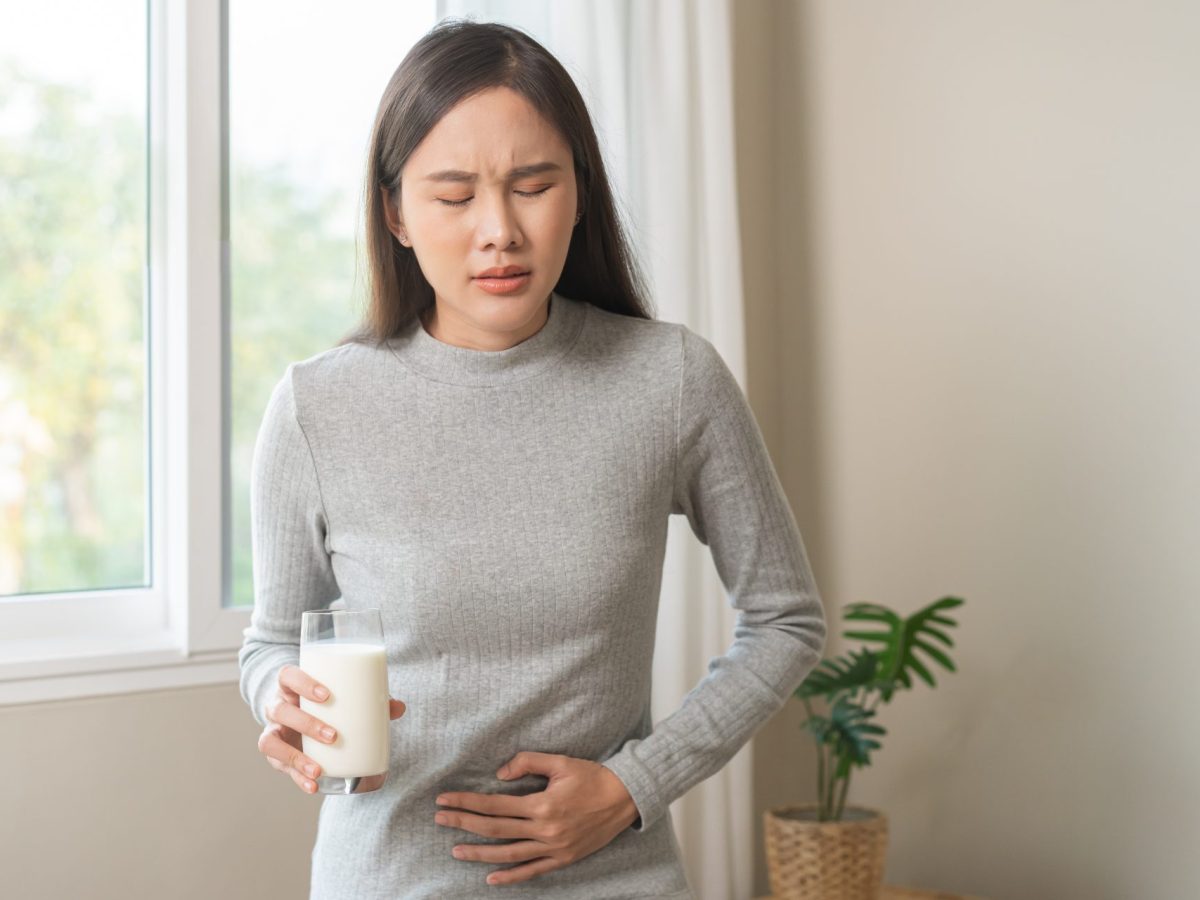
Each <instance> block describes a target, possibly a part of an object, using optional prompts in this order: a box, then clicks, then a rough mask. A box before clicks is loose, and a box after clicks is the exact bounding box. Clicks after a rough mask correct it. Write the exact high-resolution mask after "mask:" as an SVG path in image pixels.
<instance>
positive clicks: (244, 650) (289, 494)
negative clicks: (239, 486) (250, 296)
mask: <svg viewBox="0 0 1200 900" xmlns="http://www.w3.org/2000/svg"><path fill="white" fill-rule="evenodd" d="M293 371H294V364H293V365H290V366H288V369H287V371H286V372H285V374H284V376H283V379H282V380H281V381H280V382H279V383H278V384H277V385H276V387H275V389H274V390H273V392H272V394H271V397H270V400H269V401H268V402H267V408H266V412H265V413H264V414H263V420H262V425H261V426H260V427H259V431H258V438H257V440H256V441H255V445H254V454H253V457H252V463H251V474H250V533H251V549H252V570H253V577H254V609H253V611H252V612H251V614H250V626H249V627H248V628H246V629H245V630H244V631H243V632H242V635H243V641H242V647H241V649H240V651H239V652H238V670H239V685H240V690H241V694H242V699H243V700H245V701H246V704H247V705H248V706H249V707H250V711H251V713H252V714H253V715H254V718H255V720H257V721H258V723H259V724H260V725H263V726H265V725H266V724H267V718H266V707H267V705H268V704H269V703H271V702H273V700H274V698H275V692H276V688H277V683H278V673H279V670H280V669H282V668H283V667H284V666H285V665H287V664H288V663H292V664H298V663H299V661H300V614H301V613H302V612H304V611H305V610H308V609H326V608H328V607H329V605H330V604H331V603H332V602H333V601H334V600H336V599H337V598H338V596H339V590H338V585H337V581H336V580H335V579H334V575H333V568H332V566H331V565H330V557H329V550H328V546H327V543H326V536H327V534H328V531H329V528H328V522H327V521H326V516H325V505H324V502H323V500H322V498H321V488H320V484H319V482H318V480H317V471H316V465H315V463H314V461H313V457H312V452H311V449H310V447H309V443H308V439H307V438H306V437H305V434H304V431H303V429H302V428H301V427H300V422H299V420H298V418H297V413H296V403H295V394H294V385H293Z"/></svg>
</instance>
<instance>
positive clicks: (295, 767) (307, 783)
mask: <svg viewBox="0 0 1200 900" xmlns="http://www.w3.org/2000/svg"><path fill="white" fill-rule="evenodd" d="M286 731H290V729H286V728H284V727H283V726H282V725H278V724H274V725H269V726H267V727H266V728H265V729H263V733H262V734H261V735H260V736H259V738H258V750H259V752H260V753H262V754H263V755H264V756H266V758H267V762H268V763H270V764H271V767H272V768H273V769H276V770H278V771H280V772H286V773H287V774H288V775H290V776H291V778H292V781H294V782H296V785H297V786H298V787H299V788H300V789H301V790H303V791H306V792H307V793H310V794H311V793H314V792H315V791H316V789H317V786H316V784H315V783H314V782H313V781H312V780H311V779H315V778H319V777H320V775H321V767H320V766H318V765H317V764H316V762H314V761H313V759H312V758H311V757H308V756H305V755H304V753H302V752H301V751H300V750H299V749H298V748H297V747H295V746H293V745H292V744H291V743H289V742H288V741H287V740H285V739H284V737H283V732H286ZM293 734H294V732H293Z"/></svg>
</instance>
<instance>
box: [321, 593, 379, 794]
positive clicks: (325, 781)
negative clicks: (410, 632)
mask: <svg viewBox="0 0 1200 900" xmlns="http://www.w3.org/2000/svg"><path fill="white" fill-rule="evenodd" d="M300 668H301V669H303V670H304V671H305V672H307V673H308V674H309V675H311V676H312V677H313V678H315V679H316V680H317V682H318V683H319V684H323V685H325V687H327V688H329V697H328V698H326V699H325V700H324V701H323V702H321V703H318V702H317V701H315V700H309V699H308V698H307V697H305V696H303V695H301V697H300V708H301V709H302V710H304V711H305V712H306V713H309V714H310V715H313V716H315V717H316V718H318V719H320V720H321V721H322V722H324V723H325V724H327V725H331V726H332V727H333V728H334V729H335V731H336V732H337V738H336V739H335V740H334V742H333V743H332V744H329V743H326V742H324V741H322V740H320V739H318V738H315V737H311V736H309V735H308V734H303V733H302V734H301V739H302V742H303V748H302V749H303V751H304V754H305V755H306V756H309V757H311V758H312V759H313V761H315V762H316V763H317V765H319V766H320V767H321V776H320V777H319V778H318V779H317V790H318V791H319V792H320V793H322V794H363V793H366V792H367V791H374V790H378V789H379V788H380V787H382V786H383V783H384V782H385V781H387V775H388V760H389V758H390V755H391V745H390V737H391V731H390V725H391V718H390V716H389V714H388V713H389V705H388V700H389V693H388V677H387V652H386V650H385V648H384V643H383V621H382V618H381V616H380V613H379V610H378V609H330V610H312V611H309V612H305V613H302V614H301V617H300Z"/></svg>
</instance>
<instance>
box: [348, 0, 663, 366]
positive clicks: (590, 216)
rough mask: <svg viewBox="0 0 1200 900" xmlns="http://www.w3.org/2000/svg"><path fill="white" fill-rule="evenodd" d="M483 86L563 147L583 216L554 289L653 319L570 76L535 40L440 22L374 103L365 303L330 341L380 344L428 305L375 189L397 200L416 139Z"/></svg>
mask: <svg viewBox="0 0 1200 900" xmlns="http://www.w3.org/2000/svg"><path fill="white" fill-rule="evenodd" d="M491 87H507V88H510V89H512V90H514V91H516V92H517V93H519V94H521V95H523V96H524V97H525V98H526V100H528V101H529V103H530V104H531V105H532V106H533V107H534V109H536V110H537V111H538V112H539V113H540V114H541V115H542V116H543V117H544V118H545V119H546V120H547V121H548V122H549V123H550V124H552V125H553V126H555V127H556V128H557V129H558V130H559V132H560V133H561V134H562V136H563V138H564V139H565V140H566V142H567V144H568V145H569V146H570V147H571V155H572V157H573V160H574V164H575V178H576V184H577V185H578V189H579V209H580V210H581V211H582V212H583V219H582V220H581V221H580V223H579V225H578V226H577V227H575V228H574V229H573V230H572V234H571V243H570V246H569V247H568V249H567V259H566V262H565V263H564V265H563V271H562V275H561V276H560V277H559V279H558V283H557V284H556V285H555V287H554V290H555V291H557V292H559V293H561V294H563V295H564V296H567V297H571V298H573V299H576V300H582V301H584V302H586V303H590V304H592V305H593V306H598V307H600V308H601V309H605V310H608V311H610V312H614V313H619V314H621V315H626V316H633V317H635V318H641V319H651V318H654V315H653V312H652V310H651V308H650V305H649V302H648V300H647V299H646V294H645V288H644V282H643V280H642V276H641V273H640V271H639V269H638V266H637V261H636V259H635V258H634V255H633V252H632V250H631V248H630V245H629V243H628V240H627V238H626V236H625V234H624V231H623V229H622V227H621V223H620V221H619V220H618V218H617V212H616V204H615V200H614V197H613V193H612V190H611V189H610V187H609V183H608V176H607V175H606V174H605V170H604V163H603V161H602V160H601V158H600V146H599V142H598V141H597V140H596V131H595V128H594V127H593V126H592V120H591V117H590V116H589V115H588V111H587V106H586V105H585V104H584V101H583V97H582V96H581V95H580V93H579V89H578V88H577V87H576V86H575V82H574V81H573V80H572V79H571V76H570V75H569V74H568V73H567V70H566V69H565V68H563V66H562V64H561V63H560V62H559V61H558V60H557V59H555V58H554V56H553V55H552V54H551V53H550V52H549V51H548V50H547V49H546V48H545V47H543V46H542V45H541V44H539V43H538V42H537V41H535V40H534V39H533V38H532V37H530V36H529V35H528V34H526V33H525V32H523V31H520V30H519V29H516V28H513V27H511V26H508V25H501V24H498V23H494V22H474V21H471V20H467V19H459V18H447V19H443V20H441V21H440V22H438V24H437V25H435V26H434V27H433V28H432V29H430V30H429V32H428V33H426V34H425V35H424V37H422V38H421V39H420V40H419V41H417V42H416V43H415V44H414V45H413V46H412V48H411V49H410V50H409V51H408V54H407V55H406V56H405V57H404V59H403V61H402V62H401V63H400V65H399V66H398V67H397V69H396V71H395V73H393V75H392V77H391V79H390V80H389V81H388V84H387V87H386V88H385V89H384V92H383V97H382V98H381V99H380V101H379V109H378V111H377V112H376V114H375V124H374V127H373V128H372V129H371V140H370V145H369V150H368V154H367V165H366V177H365V179H364V183H363V201H364V206H365V211H366V242H367V267H368V273H367V278H368V291H367V308H366V310H365V313H364V315H363V320H362V323H361V325H360V326H359V327H358V329H357V330H356V331H354V332H352V333H351V334H349V335H347V336H346V337H344V338H342V340H341V341H339V344H347V343H351V342H356V343H376V344H379V343H382V342H384V341H386V340H388V339H389V338H392V337H395V336H397V335H399V334H401V333H402V332H403V331H404V330H405V329H406V328H407V327H408V326H409V325H410V324H411V323H412V322H413V321H414V320H415V319H416V318H417V317H418V316H419V315H420V314H421V313H422V312H423V311H424V310H426V309H428V308H429V307H431V306H433V305H434V293H433V287H432V286H431V285H430V284H429V282H428V281H427V280H426V279H425V276H424V274H422V272H421V268H420V266H419V265H418V264H417V257H416V254H415V253H414V252H413V250H412V248H410V247H405V246H404V245H403V244H401V243H400V242H399V241H398V240H396V237H395V235H393V234H392V233H391V231H389V230H388V227H387V219H386V218H385V217H384V206H383V204H384V199H383V196H382V192H381V190H380V188H381V187H384V188H387V190H388V194H389V196H393V197H395V196H398V193H397V192H398V191H399V189H400V172H401V170H402V169H403V168H404V164H405V162H406V161H407V160H408V158H409V156H410V155H411V154H412V152H413V151H414V150H415V149H416V147H417V145H418V144H420V143H421V141H422V140H423V139H424V137H425V135H426V134H428V133H429V131H430V130H431V129H432V128H433V127H434V125H436V124H437V122H438V121H439V120H440V119H441V118H442V116H444V115H445V114H446V113H447V112H449V111H450V109H451V108H452V107H453V106H454V105H455V104H456V103H458V102H459V101H460V100H462V99H464V98H466V97H468V96H470V95H473V94H475V93H477V92H479V91H481V90H484V89H487V88H491Z"/></svg>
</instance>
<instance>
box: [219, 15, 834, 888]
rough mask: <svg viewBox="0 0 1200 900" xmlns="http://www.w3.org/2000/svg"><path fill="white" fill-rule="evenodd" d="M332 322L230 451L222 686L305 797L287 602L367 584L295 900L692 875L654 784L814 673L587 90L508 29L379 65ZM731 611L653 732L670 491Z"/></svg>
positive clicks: (449, 23)
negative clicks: (359, 745)
mask: <svg viewBox="0 0 1200 900" xmlns="http://www.w3.org/2000/svg"><path fill="white" fill-rule="evenodd" d="M366 191H367V193H366V197H367V223H366V224H367V239H368V242H369V259H370V270H371V272H370V274H371V282H372V289H371V301H370V306H369V311H368V315H367V317H366V322H365V324H364V326H363V328H362V329H361V331H360V332H359V333H357V334H356V335H354V336H352V338H351V339H348V340H346V341H344V342H343V343H342V344H340V345H339V346H337V347H335V348H333V349H331V350H328V351H326V352H323V353H321V354H318V355H317V356H314V357H312V358H310V359H307V360H304V361H302V362H297V363H293V364H292V365H290V366H289V367H288V369H287V372H286V373H285V375H284V377H283V379H282V381H281V382H280V383H279V384H278V386H277V387H276V388H275V391H274V392H273V394H272V396H271V399H270V402H269V404H268V407H267V410H266V413H265V415H264V419H263V423H262V428H261V430H260V433H259V438H258V444H257V446H256V450H255V455H254V463H253V487H252V501H253V504H252V512H253V536H254V580H255V589H256V597H255V607H254V612H253V617H252V619H251V625H250V627H249V628H248V629H247V630H246V632H245V642H244V646H243V648H242V652H241V654H240V664H241V672H242V678H241V689H242V695H243V697H244V698H245V700H246V702H247V703H248V704H249V705H250V707H251V709H252V710H253V711H254V715H255V717H256V719H257V720H258V721H259V723H260V724H262V725H264V726H265V728H264V731H263V735H262V738H261V739H260V741H259V749H260V750H261V751H262V752H263V753H264V754H265V755H266V757H267V759H268V761H269V762H270V763H271V765H272V766H274V767H275V768H276V769H279V770H280V771H283V772H286V773H287V774H288V775H290V776H291V777H292V778H293V780H294V781H295V782H296V783H297V784H298V785H299V786H300V787H301V788H303V789H304V790H306V791H309V792H313V791H314V790H315V786H314V783H313V782H314V779H315V777H318V776H319V771H318V770H317V769H315V768H311V769H310V768H309V767H310V766H315V764H314V763H313V762H312V760H311V759H309V758H308V757H306V756H305V755H304V754H303V753H301V752H300V748H301V739H300V735H301V734H302V733H303V734H308V735H311V736H313V737H316V738H318V739H322V740H324V739H325V738H322V737H320V729H321V727H322V725H323V724H324V723H322V722H321V721H320V720H319V719H318V718H316V717H314V716H310V715H309V714H307V713H305V712H304V711H302V710H301V709H300V708H299V698H300V696H305V697H308V698H311V699H312V700H314V701H317V702H319V701H320V699H321V697H320V696H319V694H318V693H317V691H318V689H319V687H320V686H319V685H317V684H316V683H315V682H314V681H313V680H312V679H311V678H310V677H308V676H307V675H305V673H303V672H302V671H300V669H299V668H297V666H296V665H295V663H296V661H297V659H298V641H299V627H300V614H301V612H302V611H304V610H306V609H318V608H323V607H327V606H328V605H329V604H330V603H331V602H332V601H334V600H335V599H337V598H338V597H339V596H340V597H342V598H344V601H345V605H346V607H347V608H351V609H353V608H356V607H380V608H381V609H382V611H383V616H384V629H385V632H386V640H387V641H388V648H387V650H388V668H389V679H390V682H391V683H390V684H389V690H390V692H391V694H392V696H393V697H398V696H403V698H404V699H403V700H402V701H401V700H397V699H394V700H392V701H391V702H392V718H393V719H399V718H401V717H403V718H402V721H400V722H397V723H395V724H394V725H393V731H392V738H393V740H392V763H391V774H390V776H389V779H388V781H387V783H386V784H385V785H384V787H383V788H382V789H380V790H378V791H375V792H373V793H366V794H361V795H353V796H341V797H337V796H327V797H325V798H324V800H323V802H322V806H321V813H320V820H319V826H318V834H317V840H316V844H315V846H314V849H313V858H312V896H313V897H317V898H373V897H380V898H382V897H388V898H397V897H402V898H426V897H437V898H445V897H456V898H457V897H488V896H492V893H491V891H492V888H491V887H490V885H493V884H515V883H520V884H521V887H520V888H518V889H517V890H518V891H519V892H520V893H521V895H522V896H530V897H555V898H587V900H600V898H606V897H614V898H615V897H662V898H685V897H691V896H692V895H691V893H690V892H689V890H688V885H687V881H686V879H685V877H684V871H683V867H682V865H681V861H680V857H679V848H678V845H677V844H676V842H675V838H674V833H673V831H672V826H671V818H670V814H669V809H668V806H669V804H670V803H671V802H672V801H673V800H674V799H676V798H677V797H679V796H680V795H682V794H683V793H684V792H685V791H686V790H687V789H688V788H690V787H691V786H692V785H694V784H696V783H697V782H699V781H700V780H702V779H704V778H706V777H707V776H709V775H711V774H712V773H713V772H715V771H717V770H718V769H719V768H720V767H721V766H722V765H724V764H725V762H726V761H728V760H729V758H730V757H731V756H733V754H734V753H735V752H736V751H737V750H738V749H739V748H740V747H741V746H742V745H743V744H744V743H745V742H746V741H747V740H748V739H749V737H750V736H751V735H752V734H753V732H754V731H755V730H756V729H757V728H758V727H759V726H761V725H762V724H763V723H764V722H765V721H766V720H767V719H768V718H769V717H770V716H771V715H772V714H773V713H774V712H776V711H777V710H778V709H779V708H780V707H781V706H782V705H783V704H784V703H785V702H786V700H787V699H788V697H789V696H790V695H791V692H792V691H793V689H794V688H795V687H796V686H797V685H798V684H799V683H800V682H801V680H803V678H804V677H805V676H806V675H807V673H808V672H809V670H810V669H811V668H812V667H813V666H814V665H815V664H816V663H817V662H818V660H819V659H820V655H821V650H822V648H823V646H824V639H825V621H824V617H823V614H822V609H821V603H820V600H819V598H818V595H817V591H816V589H815V587H814V584H813V579H812V575H811V573H810V570H809V566H808V561H807V559H806V556H805V552H804V548H803V545H802V543H801V538H800V534H799V532H798V530H797V528H796V523H795V520H794V518H793V516H792V513H791V510H790V509H789V508H788V505H787V501H786V499H785V497H784V494H783V491H782V489H781V486H780V484H779V480H778V478H777V476H776V473H775V471H774V469H773V467H772V464H771V461H770V459H769V457H768V455H767V451H766V448H765V446H764V444H763V440H762V436H761V434H760V432H759V429H758V426H757V424H756V423H755V420H754V417H753V415H752V413H751V411H750V408H749V406H748V404H747V403H746V400H745V397H744V396H743V394H742V393H741V390H740V388H739V387H738V384H737V382H736V381H735V380H734V378H733V376H732V375H731V373H730V372H729V369H728V368H727V367H726V366H725V364H724V362H723V361H722V359H721V357H720V356H719V355H718V354H717V352H716V351H715V350H714V349H713V347H712V345H711V344H710V343H709V342H708V341H706V340H705V339H703V338H702V337H700V336H698V335H696V334H694V333H693V332H692V331H690V330H689V329H688V328H686V327H684V326H682V325H678V324H674V323H668V322H659V321H656V320H654V319H653V318H652V317H651V316H650V315H649V314H648V313H647V312H646V309H645V307H644V305H643V302H642V299H641V290H640V287H639V279H638V277H637V275H636V270H635V266H634V262H633V259H632V257H631V254H630V253H629V251H628V247H627V244H626V240H625V238H624V236H623V235H622V232H621V229H620V227H619V224H618V219H617V215H616V212H615V208H614V201H613V196H612V193H611V191H610V189H609V186H608V181H607V179H606V177H605V173H604V167H603V165H602V162H601V159H600V154H599V150H598V146H597V141H596V136H595V133H594V130H593V127H592V125H591V122H590V119H589V117H588V113H587V110H586V108H585V105H584V103H583V100H582V98H581V97H580V95H579V92H578V91H577V89H576V87H575V85H574V84H573V82H572V81H571V78H570V76H569V75H568V74H567V73H566V71H565V70H564V69H563V67H562V66H561V65H560V64H559V63H558V62H557V61H556V60H555V59H554V58H553V57H552V56H551V55H550V54H549V53H548V52H547V51H546V50H545V49H544V48H543V47H541V46H540V45H539V44H537V43H536V42H535V41H533V40H532V39H531V38H529V37H528V36H527V35H525V34H524V33H522V32H520V31H517V30H515V29H512V28H509V27H505V26H502V25H497V24H481V23H474V22H469V21H466V22H464V21H456V20H446V21H444V22H443V23H441V24H439V25H438V26H437V27H435V28H434V29H433V30H432V31H431V32H429V33H428V34H427V35H426V36H425V37H424V38H422V39H421V40H420V41H419V42H418V43H417V44H416V45H415V46H414V47H413V48H412V50H411V51H410V53H409V54H408V55H407V57H406V58H405V59H404V61H403V62H402V63H401V65H400V67H399V68H398V69H397V70H396V73H395V75H394V76H393V77H392V79H391V81H390V82H389V84H388V86H387V90H386V91H385V93H384V96H383V98H382V101H381V103H380V107H379V111H378V115H377V118H376V122H375V127H374V131H373V135H372V138H371V146H370V156H369V163H368V172H367V179H366ZM672 513H677V514H683V515H686V516H687V518H688V521H689V522H690V524H691V527H692V530H693V531H694V532H695V534H696V536H697V537H698V538H699V539H700V540H701V541H703V542H704V543H706V544H707V545H708V546H709V547H710V548H711V551H712V554H713V558H714V561H715V563H716V566H717V569H718V572H719V574H720V576H721V578H722V580H723V582H724V584H725V586H726V587H727V588H728V590H729V592H730V599H731V602H732V603H733V604H734V605H735V606H736V607H737V608H738V609H739V610H740V611H741V615H740V618H739V625H738V627H737V629H736V632H735V636H736V640H735V641H734V643H733V645H732V646H731V647H730V649H729V652H728V653H727V654H726V655H724V656H721V657H718V658H716V659H714V660H712V662H711V663H710V664H709V674H708V675H707V677H706V678H705V679H704V680H703V681H701V682H700V683H699V684H698V685H697V686H696V688H695V689H694V690H692V692H691V693H690V694H689V695H688V696H687V698H686V699H685V701H684V703H683V705H682V706H681V708H680V709H679V710H677V711H676V712H675V713H674V714H673V715H672V716H670V717H669V718H667V719H666V720H664V721H662V722H660V723H658V726H657V727H656V728H653V729H652V728H651V721H650V673H651V662H652V659H651V658H652V654H653V648H654V637H655V625H656V618H657V604H658V592H659V587H660V582H661V575H662V561H663V554H664V550H665V540H666V534H667V518H668V516H669V515H670V514H672Z"/></svg>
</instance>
